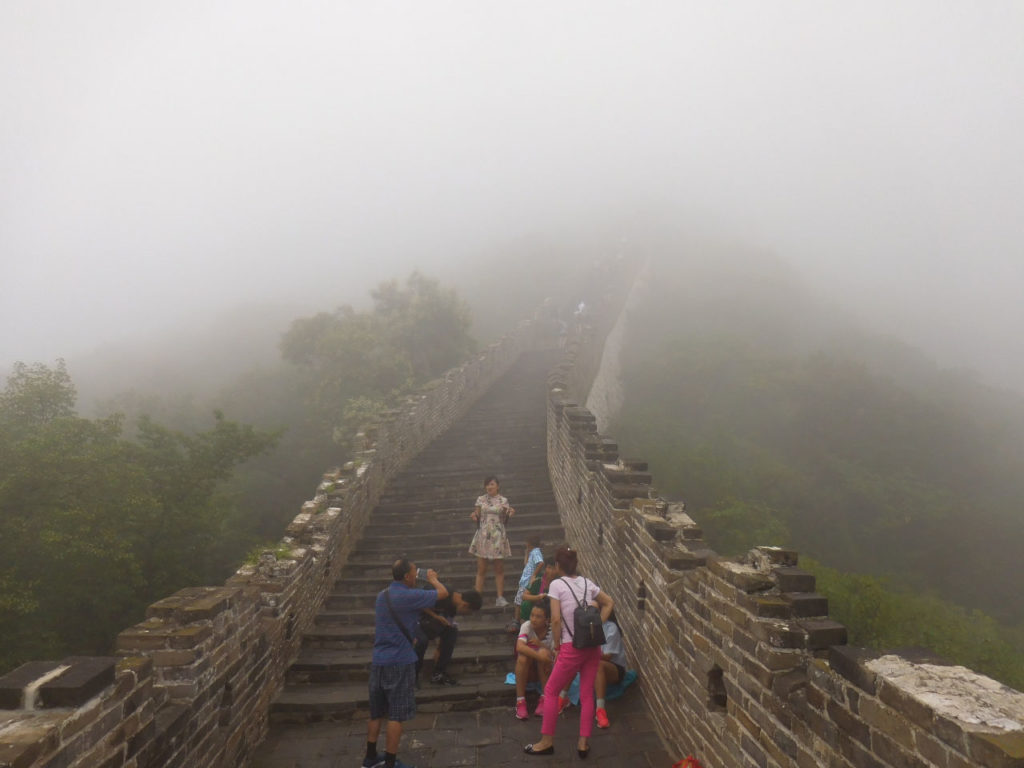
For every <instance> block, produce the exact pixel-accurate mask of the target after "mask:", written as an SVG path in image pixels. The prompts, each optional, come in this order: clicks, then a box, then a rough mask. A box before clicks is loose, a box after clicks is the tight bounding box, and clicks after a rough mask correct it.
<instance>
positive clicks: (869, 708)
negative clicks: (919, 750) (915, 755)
mask: <svg viewBox="0 0 1024 768" xmlns="http://www.w3.org/2000/svg"><path fill="white" fill-rule="evenodd" d="M860 716H861V717H862V718H863V719H864V722H866V723H867V724H868V725H869V726H871V727H872V728H874V729H875V730H877V731H880V732H881V733H883V734H885V735H886V736H888V737H889V738H891V739H892V740H893V741H895V742H897V743H898V744H900V745H902V746H904V747H906V748H908V749H913V747H914V732H913V731H912V730H911V728H910V724H909V723H907V721H906V720H905V719H904V718H903V717H902V716H901V715H900V714H899V713H898V712H896V711H895V710H892V709H890V708H889V707H886V706H884V705H883V704H882V703H881V702H880V701H878V700H877V699H872V698H869V697H866V696H865V697H864V698H862V699H861V702H860ZM918 733H920V731H918Z"/></svg>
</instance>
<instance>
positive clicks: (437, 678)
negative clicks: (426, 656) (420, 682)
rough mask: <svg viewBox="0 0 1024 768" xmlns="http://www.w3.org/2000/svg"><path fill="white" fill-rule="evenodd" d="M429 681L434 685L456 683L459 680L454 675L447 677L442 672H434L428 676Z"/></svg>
mask: <svg viewBox="0 0 1024 768" xmlns="http://www.w3.org/2000/svg"><path fill="white" fill-rule="evenodd" d="M430 682H432V683H433V684H434V685H458V684H459V681H458V680H456V679H455V678H454V677H448V675H446V674H445V673H444V672H435V673H434V674H432V675H431V676H430Z"/></svg>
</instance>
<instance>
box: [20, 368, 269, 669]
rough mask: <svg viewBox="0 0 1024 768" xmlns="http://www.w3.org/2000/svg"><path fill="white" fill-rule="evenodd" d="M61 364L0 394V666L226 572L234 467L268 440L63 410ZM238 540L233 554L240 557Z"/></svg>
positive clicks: (104, 629) (236, 431)
mask: <svg viewBox="0 0 1024 768" xmlns="http://www.w3.org/2000/svg"><path fill="white" fill-rule="evenodd" d="M74 405H75V392H74V386H73V384H72V382H71V380H70V377H68V376H67V372H66V371H65V370H64V366H63V364H61V363H58V365H57V366H56V367H55V368H49V367H47V366H44V365H34V366H25V365H23V364H19V365H17V366H15V370H14V373H13V375H12V376H11V377H10V378H9V379H8V381H7V385H6V388H5V389H4V390H3V392H2V393H0V425H2V427H3V428H2V429H0V563H2V566H0V594H2V596H3V597H2V598H0V624H2V626H4V632H3V633H2V635H0V667H3V668H6V667H9V666H13V665H14V664H16V663H18V662H20V661H24V660H26V659H28V658H41V657H55V656H56V657H59V656H61V655H66V654H68V653H103V652H107V651H108V650H109V645H110V640H111V638H112V636H113V635H114V634H115V633H116V632H117V631H118V630H119V629H121V628H123V627H124V626H127V625H128V624H130V623H131V622H132V620H134V619H135V618H137V617H138V616H139V615H140V613H141V611H142V608H143V606H145V605H146V604H147V603H149V602H151V601H152V600H154V599H156V598H158V597H162V596H164V595H165V594H168V593H169V592H172V591H174V590H176V589H179V588H181V587H183V586H187V585H189V584H195V583H199V582H202V581H205V580H208V578H212V577H213V575H214V574H220V575H223V573H225V572H226V571H227V566H226V564H225V561H224V558H223V557H222V555H223V553H224V552H225V551H229V550H231V551H233V549H234V547H233V546H232V544H231V542H233V540H234V539H235V538H236V537H235V536H234V531H232V530H230V529H229V528H228V527H227V523H228V522H229V521H230V520H231V514H230V511H231V503H230V499H228V498H226V497H225V496H224V494H223V492H222V487H223V483H224V481H225V480H226V479H227V478H228V477H229V476H230V475H231V472H232V470H233V468H234V467H235V466H237V465H238V464H239V463H240V462H241V461H244V460H245V459H247V458H248V457H250V456H253V455H256V454H257V453H259V452H260V451H262V450H264V449H265V448H266V447H267V446H268V445H270V443H271V442H272V440H273V436H272V435H267V434H262V433H257V432H256V431H255V430H253V429H252V428H251V427H246V426H241V425H238V424H235V423H234V422H229V421H227V420H225V419H224V418H223V417H222V416H220V415H219V414H218V415H217V416H216V421H215V425H214V427H213V429H211V430H208V431H206V432H200V433H196V434H192V435H187V434H184V433H177V432H173V431H171V430H168V429H166V428H163V427H160V426H159V425H157V424H155V423H153V422H148V421H144V423H143V426H142V428H141V433H140V438H139V441H138V442H133V441H129V440H126V439H124V438H123V436H122V431H123V419H122V417H121V416H119V415H116V414H115V415H112V416H109V417H106V418H103V419H97V420H89V419H84V418H81V417H79V416H77V415H76V414H75V411H74ZM241 551H244V545H243V547H239V551H238V552H237V553H234V554H233V556H232V561H231V562H232V563H233V562H236V561H237V559H239V558H240V557H241Z"/></svg>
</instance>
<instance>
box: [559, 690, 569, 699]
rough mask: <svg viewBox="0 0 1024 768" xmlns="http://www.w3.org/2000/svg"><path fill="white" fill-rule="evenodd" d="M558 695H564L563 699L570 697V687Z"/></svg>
mask: <svg viewBox="0 0 1024 768" xmlns="http://www.w3.org/2000/svg"><path fill="white" fill-rule="evenodd" d="M558 695H559V696H561V697H562V698H563V699H568V698H569V689H568V688H566V689H565V690H564V691H562V692H561V693H560V694H558Z"/></svg>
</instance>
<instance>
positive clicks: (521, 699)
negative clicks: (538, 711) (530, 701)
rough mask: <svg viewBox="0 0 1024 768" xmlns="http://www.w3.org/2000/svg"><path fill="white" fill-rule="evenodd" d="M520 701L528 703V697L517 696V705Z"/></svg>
mask: <svg viewBox="0 0 1024 768" xmlns="http://www.w3.org/2000/svg"><path fill="white" fill-rule="evenodd" d="M520 701H526V697H525V696H516V704H518V703H519V702H520Z"/></svg>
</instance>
